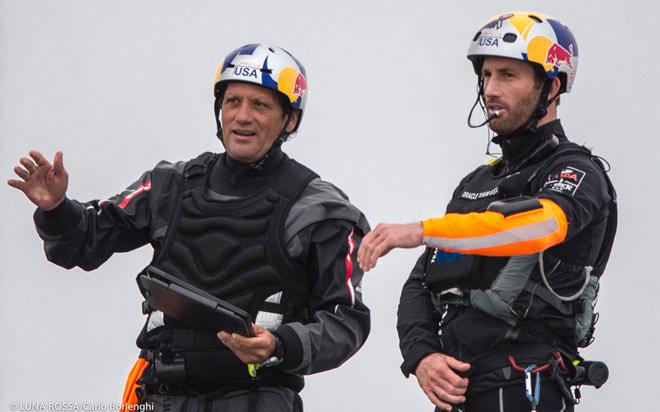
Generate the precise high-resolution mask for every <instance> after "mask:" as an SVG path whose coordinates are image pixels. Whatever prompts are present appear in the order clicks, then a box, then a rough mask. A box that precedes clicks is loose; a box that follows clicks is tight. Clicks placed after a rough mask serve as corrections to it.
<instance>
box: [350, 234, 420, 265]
mask: <svg viewBox="0 0 660 412" xmlns="http://www.w3.org/2000/svg"><path fill="white" fill-rule="evenodd" d="M423 240H424V226H422V223H421V222H415V223H406V224H387V223H381V224H379V225H378V226H376V228H375V229H374V230H372V231H371V232H369V233H368V234H367V235H366V236H365V237H364V239H362V244H361V245H360V250H358V263H359V264H360V267H361V268H362V270H364V271H365V272H366V271H369V270H371V269H373V268H374V267H375V266H376V262H377V261H378V258H380V257H382V256H385V255H386V254H388V253H389V252H390V250H392V249H394V248H396V247H402V248H413V247H417V246H420V245H422V241H423Z"/></svg>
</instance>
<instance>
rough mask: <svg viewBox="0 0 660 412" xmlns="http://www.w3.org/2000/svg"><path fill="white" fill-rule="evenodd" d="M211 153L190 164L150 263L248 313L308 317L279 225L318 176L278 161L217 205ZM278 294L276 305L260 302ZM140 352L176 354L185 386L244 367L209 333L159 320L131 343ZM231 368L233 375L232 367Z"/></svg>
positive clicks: (302, 274)
mask: <svg viewBox="0 0 660 412" xmlns="http://www.w3.org/2000/svg"><path fill="white" fill-rule="evenodd" d="M216 159H218V155H215V154H211V153H205V154H203V155H201V156H200V157H198V158H197V159H194V160H192V161H190V162H189V163H188V164H187V165H186V167H185V169H184V175H183V179H182V180H181V182H180V189H179V196H178V198H177V202H178V203H177V205H176V206H175V207H174V211H173V214H172V216H171V218H170V221H169V226H168V232H167V235H166V237H165V241H164V243H163V246H162V248H161V249H160V250H159V251H158V252H157V253H156V255H155V257H154V260H153V262H152V265H153V266H155V267H157V268H159V269H161V270H164V271H165V272H168V273H170V274H171V275H174V276H176V277H178V278H180V279H182V280H184V281H186V282H188V283H190V284H192V285H194V286H196V287H198V288H201V289H203V290H205V291H207V292H209V293H211V294H212V295H214V296H216V297H218V298H220V299H223V300H225V301H227V302H229V303H231V304H233V305H235V306H237V307H239V308H241V309H243V310H245V311H246V312H248V313H249V314H250V315H251V316H252V319H253V320H254V319H256V315H257V313H258V312H259V311H261V310H263V311H266V312H272V313H279V314H283V315H284V318H283V322H292V321H300V322H306V321H307V320H308V314H307V306H306V305H307V299H308V294H309V285H308V281H307V273H306V270H305V267H303V266H302V265H301V264H300V263H298V262H296V261H295V260H293V259H292V258H290V257H289V256H288V253H287V250H286V245H285V240H284V232H285V231H284V223H285V220H286V217H287V215H288V213H289V210H290V209H291V206H292V205H293V203H294V202H295V200H296V199H297V198H298V197H299V196H300V194H301V193H302V191H303V190H304V188H305V187H306V186H307V185H308V183H309V182H310V181H311V180H312V179H314V178H316V177H318V176H317V175H316V174H315V173H314V172H312V171H311V170H309V169H308V168H306V167H305V166H303V165H301V164H300V163H298V162H296V161H295V160H292V159H290V158H288V157H285V158H284V160H283V161H282V164H281V165H279V166H278V168H277V171H276V172H275V175H274V177H273V180H272V182H271V183H270V184H269V185H268V186H267V187H266V188H265V189H263V190H260V191H258V192H257V193H254V194H252V195H250V196H248V197H245V198H238V199H233V200H227V199H223V200H218V199H216V198H215V197H214V196H213V195H214V194H213V193H210V192H209V191H208V190H207V189H208V187H207V182H208V176H209V174H210V171H211V170H212V168H213V164H214V162H215V161H216ZM278 292H283V293H282V296H281V300H280V302H279V303H272V302H266V299H267V298H268V297H269V296H271V295H273V294H276V293H278ZM138 346H140V347H142V348H150V349H156V348H162V347H163V346H167V347H168V349H169V350H171V351H174V352H179V353H182V354H183V357H184V358H185V359H186V370H187V373H188V379H189V381H191V382H195V381H196V382H204V381H209V382H212V381H227V380H232V381H235V380H241V379H243V378H248V376H247V373H246V367H245V365H242V364H241V363H240V361H239V360H238V358H236V357H235V356H234V355H233V353H231V352H230V351H229V350H227V349H226V348H225V347H224V346H223V345H222V344H221V342H220V341H219V340H218V338H217V337H216V336H215V335H213V334H210V333H207V332H204V331H201V330H195V329H191V328H190V327H188V326H187V325H185V324H182V323H181V322H178V321H176V320H175V319H173V318H171V317H168V316H167V315H165V316H164V325H163V326H160V327H158V328H156V329H153V330H149V331H148V328H147V327H146V326H145V329H144V330H143V333H142V334H141V336H140V337H139V338H138ZM232 369H233V370H232Z"/></svg>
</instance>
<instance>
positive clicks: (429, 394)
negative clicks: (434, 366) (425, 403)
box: [422, 387, 452, 411]
mask: <svg viewBox="0 0 660 412" xmlns="http://www.w3.org/2000/svg"><path fill="white" fill-rule="evenodd" d="M422 390H423V391H424V393H425V394H426V397H427V398H429V400H430V401H431V403H433V404H434V405H435V406H437V407H438V408H439V409H440V410H443V411H451V410H452V406H451V405H450V404H448V403H446V402H443V401H441V400H440V398H438V397H437V396H436V394H435V393H434V392H433V389H431V388H430V387H427V388H422Z"/></svg>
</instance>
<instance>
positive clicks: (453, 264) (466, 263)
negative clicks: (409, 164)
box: [424, 140, 617, 346]
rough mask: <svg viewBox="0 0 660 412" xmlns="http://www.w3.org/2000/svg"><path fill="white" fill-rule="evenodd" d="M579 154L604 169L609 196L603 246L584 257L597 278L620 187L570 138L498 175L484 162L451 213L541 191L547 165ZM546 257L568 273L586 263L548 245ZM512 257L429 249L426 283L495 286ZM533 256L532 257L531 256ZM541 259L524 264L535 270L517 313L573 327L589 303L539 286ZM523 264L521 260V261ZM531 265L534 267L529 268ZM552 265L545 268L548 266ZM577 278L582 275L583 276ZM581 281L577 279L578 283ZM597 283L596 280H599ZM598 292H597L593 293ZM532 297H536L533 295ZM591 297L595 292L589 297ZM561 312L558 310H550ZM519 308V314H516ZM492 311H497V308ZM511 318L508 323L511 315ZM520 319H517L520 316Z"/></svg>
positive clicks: (434, 287)
mask: <svg viewBox="0 0 660 412" xmlns="http://www.w3.org/2000/svg"><path fill="white" fill-rule="evenodd" d="M572 154H578V155H583V156H587V157H588V158H590V159H591V160H592V161H593V162H594V163H595V164H596V165H597V166H598V167H599V168H600V169H601V170H603V176H604V178H605V181H606V183H607V186H608V192H609V195H610V197H611V201H610V203H609V210H608V212H609V215H608V219H607V224H606V229H605V237H604V239H603V242H602V244H601V247H600V251H599V253H598V255H597V258H596V260H595V263H594V262H583V265H588V264H591V265H593V270H592V271H591V276H593V277H595V278H596V282H597V278H599V277H600V276H601V275H602V273H603V272H604V269H605V265H606V264H607V260H608V258H609V254H610V251H611V249H612V244H613V241H614V235H615V232H616V224H617V210H616V192H615V191H614V187H613V185H612V183H611V181H610V179H609V177H608V176H607V173H606V170H605V168H604V166H603V164H602V162H601V161H600V159H599V158H597V157H596V156H594V155H592V154H591V152H590V151H589V150H588V149H586V148H584V147H582V146H578V145H576V144H574V143H570V142H566V143H562V144H559V145H557V144H556V142H553V141H552V140H547V141H546V142H545V143H543V144H542V145H541V146H539V148H538V149H537V150H536V151H535V152H534V153H532V155H530V156H529V157H528V158H527V159H526V160H525V161H523V163H521V164H520V165H519V167H518V168H517V169H514V170H513V171H512V172H511V173H508V174H505V175H501V176H500V175H496V174H494V173H493V172H492V171H493V167H492V166H488V165H484V166H481V167H479V168H477V169H476V170H475V171H473V172H472V173H471V174H470V175H468V176H466V177H465V179H464V180H463V181H462V183H461V185H460V187H459V188H458V189H457V190H456V192H455V195H454V197H453V198H452V200H451V202H450V203H449V205H448V207H447V213H469V212H483V211H485V210H487V208H488V206H489V205H490V204H491V203H492V202H494V201H497V200H502V199H509V198H513V197H517V196H534V195H535V193H536V192H537V191H538V190H539V188H540V184H541V183H542V182H540V179H542V178H544V177H545V176H546V175H547V173H546V172H549V171H548V170H547V169H548V168H549V167H551V166H552V164H553V162H555V161H556V160H558V159H559V158H560V157H565V156H567V155H572ZM546 256H547V258H548V259H546V262H545V263H544V268H545V267H546V265H547V267H550V268H552V267H554V268H557V266H556V265H558V269H560V270H565V271H567V272H574V274H573V276H571V277H573V278H575V276H574V275H575V274H580V273H582V271H583V269H584V266H583V265H575V264H569V263H568V262H560V261H559V260H558V259H557V258H554V257H553V255H552V248H550V249H549V250H548V251H547V253H546ZM511 259H512V258H509V257H486V256H479V255H463V254H459V253H451V252H444V251H442V250H439V249H435V248H429V249H427V256H426V265H425V280H424V281H425V284H426V285H427V286H428V287H429V289H430V290H431V291H433V292H434V293H436V294H439V293H441V292H443V291H446V290H448V289H451V288H461V289H463V290H464V291H466V290H467V291H468V292H469V290H471V289H481V290H486V289H489V287H490V286H491V285H492V283H493V281H494V280H495V279H496V278H497V276H498V274H499V273H500V271H501V270H503V268H504V267H505V266H507V264H508V263H509V262H511V261H512V260H511ZM528 260H529V259H528ZM537 262H538V260H536V259H535V258H532V261H531V264H530V263H525V262H523V263H522V267H524V266H525V265H527V267H528V268H529V267H530V265H531V268H533V269H534V270H533V272H532V273H531V276H530V277H529V280H528V281H527V283H526V284H525V285H520V289H521V293H520V295H519V296H518V298H517V299H516V301H515V303H514V305H513V307H512V309H513V311H514V315H517V316H518V317H519V318H523V317H529V318H531V319H535V318H537V319H540V320H543V318H544V316H547V315H549V316H550V317H551V318H552V320H551V321H550V322H549V323H550V325H549V326H550V329H555V328H559V329H562V328H565V329H566V330H570V331H571V332H572V331H574V329H575V320H574V316H575V315H576V314H577V313H580V312H582V311H585V310H589V308H584V307H583V306H584V302H579V304H577V303H578V302H564V301H561V300H560V299H559V298H557V297H555V296H554V295H553V294H552V293H550V291H549V290H548V289H547V288H545V287H544V286H543V285H540V280H538V278H539V270H538V263H537ZM518 267H521V264H518ZM531 268H530V269H531ZM549 270H550V269H546V271H549ZM579 279H584V277H582V276H580V277H579ZM580 282H581V280H578V283H580ZM596 287H597V284H596ZM593 293H594V294H595V291H594V292H593ZM534 296H536V297H537V299H534ZM591 298H592V299H591V300H593V298H594V296H592V297H591ZM454 301H460V302H461V304H467V305H470V302H469V299H468V300H466V299H464V298H462V299H455V300H454ZM549 310H550V312H559V314H553V313H548V311H549ZM515 312H519V313H517V314H516V313H515ZM592 313H593V307H591V312H589V313H588V314H586V315H587V317H589V320H588V323H589V324H588V325H586V327H587V328H588V329H589V330H588V333H587V336H582V337H581V338H580V339H578V340H579V341H580V342H576V343H579V344H580V346H586V344H588V343H590V342H591V340H592V335H593V319H592V317H593V316H592ZM491 315H493V316H496V317H499V316H497V314H496V313H491ZM505 320H508V321H509V323H512V322H511V319H505ZM518 320H519V319H518Z"/></svg>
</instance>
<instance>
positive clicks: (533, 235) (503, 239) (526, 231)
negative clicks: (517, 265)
mask: <svg viewBox="0 0 660 412" xmlns="http://www.w3.org/2000/svg"><path fill="white" fill-rule="evenodd" d="M558 228H559V224H558V223H557V220H556V219H555V218H554V217H551V218H550V219H547V220H544V221H542V222H537V223H532V224H530V225H525V226H519V227H515V228H513V229H509V230H504V231H502V232H498V233H494V234H492V235H486V236H478V237H470V238H450V237H432V236H425V237H424V243H425V244H426V245H427V246H431V247H439V248H442V249H451V250H472V249H484V248H489V247H496V246H502V245H508V244H511V243H517V242H523V241H527V240H534V239H538V238H541V237H543V236H546V235H549V234H550V233H553V232H556V231H557V229H558Z"/></svg>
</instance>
